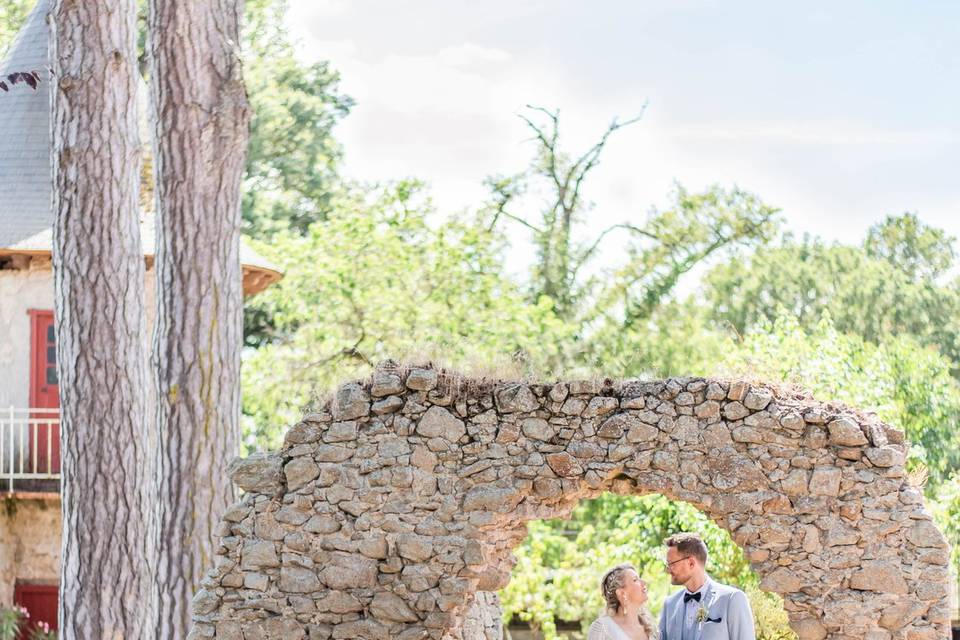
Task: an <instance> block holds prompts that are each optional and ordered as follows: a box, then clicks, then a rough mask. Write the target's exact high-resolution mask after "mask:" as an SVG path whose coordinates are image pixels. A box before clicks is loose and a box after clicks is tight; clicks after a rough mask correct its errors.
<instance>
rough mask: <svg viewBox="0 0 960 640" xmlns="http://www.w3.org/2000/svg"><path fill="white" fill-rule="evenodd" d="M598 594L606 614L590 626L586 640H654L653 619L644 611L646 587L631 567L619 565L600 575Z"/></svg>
mask: <svg viewBox="0 0 960 640" xmlns="http://www.w3.org/2000/svg"><path fill="white" fill-rule="evenodd" d="M600 591H601V592H602V593H603V599H604V600H605V601H606V604H607V615H605V616H600V617H599V618H597V619H596V620H594V622H593V624H591V625H590V631H589V632H588V634H587V640H654V638H656V637H657V630H656V625H655V624H654V622H653V617H652V616H651V615H650V612H649V611H647V607H646V604H647V584H646V583H645V582H644V581H643V580H641V579H640V575H639V574H638V573H637V570H636V569H635V568H634V567H633V565H629V564H620V565H617V566H615V567H614V568H613V569H610V570H609V571H607V573H605V574H604V576H603V580H601V581H600Z"/></svg>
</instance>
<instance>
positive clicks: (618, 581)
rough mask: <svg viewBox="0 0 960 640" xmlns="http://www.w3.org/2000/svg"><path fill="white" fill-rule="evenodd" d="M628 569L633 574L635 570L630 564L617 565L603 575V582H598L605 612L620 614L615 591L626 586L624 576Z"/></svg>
mask: <svg viewBox="0 0 960 640" xmlns="http://www.w3.org/2000/svg"><path fill="white" fill-rule="evenodd" d="M629 569H633V571H634V572H636V570H637V569H636V567H634V566H633V565H632V564H618V565H617V566H615V567H614V568H613V569H610V570H609V571H607V572H606V573H605V574H603V580H601V581H600V592H601V593H603V599H604V600H605V601H606V603H607V611H612V612H613V613H619V612H620V606H621V605H620V599H619V598H618V597H617V589H622V588H623V585H624V584H626V578H627V575H626V574H627V570H629Z"/></svg>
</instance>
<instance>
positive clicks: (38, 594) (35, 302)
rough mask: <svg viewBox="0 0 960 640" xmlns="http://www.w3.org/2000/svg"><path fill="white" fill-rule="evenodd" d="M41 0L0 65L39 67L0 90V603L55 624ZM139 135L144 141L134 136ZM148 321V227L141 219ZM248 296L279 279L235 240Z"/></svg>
mask: <svg viewBox="0 0 960 640" xmlns="http://www.w3.org/2000/svg"><path fill="white" fill-rule="evenodd" d="M48 11H49V6H48V0H40V2H39V3H38V4H37V6H36V7H35V8H34V10H33V11H32V13H31V14H30V16H29V18H28V20H27V23H26V25H25V26H24V27H23V29H22V30H21V32H20V33H19V34H18V36H17V38H16V40H15V42H14V44H13V46H12V47H11V49H10V51H9V55H8V56H7V58H6V60H5V61H4V62H3V63H2V65H0V72H2V75H3V76H4V77H5V76H6V75H7V74H9V73H11V72H14V71H37V72H38V73H39V75H40V77H41V82H40V84H39V86H38V87H37V89H36V90H32V89H31V88H30V87H28V86H26V85H25V84H16V85H12V86H9V83H8V88H9V91H7V92H0V492H2V497H3V498H4V503H3V506H2V508H0V607H3V606H9V605H11V604H13V603H14V602H17V603H20V604H24V605H25V606H26V607H27V608H28V610H30V611H31V614H32V616H31V617H32V618H33V619H34V620H44V621H46V622H48V623H50V624H52V625H54V626H55V625H56V615H57V602H56V591H57V583H58V562H59V553H60V528H61V520H60V494H59V490H60V489H59V447H60V444H59V419H58V407H59V398H58V386H57V372H56V364H55V353H56V335H55V331H54V324H53V306H54V284H53V271H52V267H51V247H52V223H53V213H52V210H51V186H52V181H51V159H50V149H51V140H50V83H49V82H48V72H47V69H48V67H49V66H50V65H49V62H48V44H47V40H48V26H47V13H48ZM141 135H142V138H143V139H144V140H147V139H148V138H147V137H146V136H145V135H143V134H141ZM141 219H142V224H141V237H142V242H143V250H144V260H145V261H146V265H147V277H146V281H145V283H144V288H145V292H146V308H147V314H148V324H152V315H153V309H154V298H153V290H154V284H153V283H154V271H153V269H152V263H153V245H154V228H153V224H152V218H151V216H150V215H148V214H142V216H141ZM241 261H242V263H243V290H244V294H245V295H247V296H250V295H253V294H255V293H257V292H259V291H262V290H263V289H265V288H266V287H268V286H269V285H270V284H272V283H273V282H275V281H276V280H278V279H279V278H280V273H279V272H278V270H277V269H276V268H275V267H274V266H272V265H271V264H270V263H269V262H267V261H266V260H264V259H263V258H262V257H261V256H258V255H257V254H256V253H254V252H253V251H251V250H250V249H249V248H248V247H243V246H241Z"/></svg>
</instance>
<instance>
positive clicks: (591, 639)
mask: <svg viewBox="0 0 960 640" xmlns="http://www.w3.org/2000/svg"><path fill="white" fill-rule="evenodd" d="M587 640H630V636H628V635H627V634H626V633H624V631H623V629H621V628H620V625H618V624H617V623H616V622H614V621H613V618H611V617H610V616H600V617H599V618H597V619H596V620H594V621H593V624H591V625H590V630H589V631H588V632H587Z"/></svg>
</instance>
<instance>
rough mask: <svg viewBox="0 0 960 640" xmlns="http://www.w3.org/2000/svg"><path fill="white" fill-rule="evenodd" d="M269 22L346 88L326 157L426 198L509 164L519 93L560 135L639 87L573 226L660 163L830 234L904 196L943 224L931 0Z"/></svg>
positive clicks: (648, 193)
mask: <svg viewBox="0 0 960 640" xmlns="http://www.w3.org/2000/svg"><path fill="white" fill-rule="evenodd" d="M288 20H289V26H290V29H291V32H292V35H293V36H294V37H295V38H297V39H298V40H299V49H298V51H299V55H300V56H301V57H302V58H303V59H304V60H308V61H313V60H329V61H330V63H331V65H332V66H333V68H335V69H336V70H338V71H339V72H340V73H341V75H342V82H341V89H342V90H343V92H345V93H346V94H348V95H350V96H352V97H353V98H354V99H355V100H356V103H357V104H356V107H355V108H354V109H353V111H352V113H351V114H350V115H349V116H348V117H347V118H346V119H345V120H344V121H343V122H342V123H341V124H340V125H339V126H338V128H337V130H336V135H337V137H338V138H339V139H340V141H341V142H342V144H343V146H344V149H345V152H346V157H345V164H344V167H343V172H344V174H345V175H347V176H349V177H352V178H358V179H361V180H374V181H380V180H389V179H396V178H402V177H417V178H421V179H424V180H426V181H427V182H428V183H429V184H430V185H431V187H432V192H433V195H434V199H435V201H436V203H437V204H438V205H439V207H440V208H441V210H443V211H448V212H451V213H454V212H457V211H459V210H462V209H464V208H466V207H471V206H475V205H476V204H477V203H478V202H480V201H482V199H483V198H484V196H485V193H486V192H485V191H484V189H483V186H482V180H483V178H484V177H485V176H487V175H491V174H496V173H510V172H513V171H518V170H520V169H522V168H523V167H524V166H525V165H526V164H527V162H528V161H529V159H530V157H531V155H532V153H533V151H534V150H535V146H534V144H533V143H532V142H530V141H529V137H530V136H529V131H528V130H526V129H525V125H524V124H523V122H522V121H521V120H520V119H519V118H518V114H519V113H522V112H523V109H524V106H525V105H528V104H533V105H538V106H543V107H546V108H549V109H559V110H560V117H561V129H562V135H563V138H562V139H563V140H564V141H565V143H566V147H567V149H568V150H569V151H571V152H577V151H581V150H583V149H584V148H586V146H588V145H589V144H591V143H592V142H593V141H595V140H596V139H597V137H598V136H599V135H600V134H601V133H602V132H603V131H604V129H605V128H606V126H607V125H608V124H609V122H610V121H611V120H612V119H613V118H614V117H619V118H620V119H625V118H628V117H630V116H633V115H635V114H637V113H639V112H640V111H641V109H642V108H643V105H645V104H646V105H647V107H646V110H645V111H644V114H643V118H642V120H641V121H640V122H638V123H637V124H634V125H632V126H630V127H629V128H625V129H622V130H620V131H619V132H617V133H616V134H615V135H614V137H612V138H611V141H610V143H609V144H608V146H607V149H606V151H605V153H604V155H603V158H602V162H601V165H600V166H599V167H598V168H597V169H596V170H595V171H594V173H593V174H591V176H592V177H591V178H590V181H589V183H588V184H587V187H586V194H587V196H588V198H589V199H590V200H591V201H592V202H593V203H594V208H593V209H592V210H591V211H590V212H589V214H588V217H587V221H586V224H587V225H589V226H590V227H591V228H595V229H600V228H604V227H606V226H608V225H610V224H614V223H618V222H624V221H634V222H639V221H642V220H643V219H644V217H645V216H646V215H647V213H648V211H649V210H650V208H651V207H654V206H659V207H665V206H667V205H668V204H669V199H668V195H669V193H670V191H671V189H672V187H673V185H674V183H675V182H679V183H681V184H683V185H684V186H685V187H687V188H688V189H692V190H698V189H702V188H705V187H707V186H709V185H712V184H720V185H723V186H733V185H737V186H739V187H741V188H744V189H747V190H749V191H751V192H753V193H756V194H757V195H759V196H760V197H761V198H762V199H763V200H764V201H765V202H766V203H768V204H770V205H773V206H776V207H779V208H781V209H782V212H783V216H784V218H785V219H786V222H787V226H788V228H789V229H791V230H793V231H795V232H797V233H799V234H802V233H811V234H815V235H819V236H821V237H823V238H826V239H829V240H837V241H840V242H858V241H860V240H861V239H862V238H863V237H864V235H865V233H866V230H867V229H868V228H869V227H870V226H871V225H873V224H876V223H877V222H879V221H881V220H882V219H883V218H884V217H885V216H886V215H888V214H896V213H902V212H904V211H912V212H916V213H917V214H918V215H919V216H920V218H921V219H922V220H923V221H924V222H927V223H928V224H932V225H935V226H938V227H941V228H944V229H946V230H947V231H949V232H950V233H951V234H953V235H954V236H958V237H960V179H958V178H960V175H958V167H960V71H958V70H960V38H958V37H957V34H958V33H960V3H957V2H954V1H952V0H951V1H937V0H928V1H925V2H921V3H907V2H892V1H884V0H873V1H869V2H867V1H858V0H846V1H844V2H835V1H832V2H819V1H811V2H804V3H782V2H769V1H764V2H711V1H706V0H703V1H701V0H670V1H667V0H662V1H661V0H639V1H634V2H626V1H623V2H614V1H608V2H600V1H599V0H594V1H593V2H586V1H581V2H570V1H566V0H551V1H549V2H548V1H541V0H510V1H508V2H504V1H502V0H484V1H483V2H477V1H473V2H467V1H464V0H420V1H417V2H412V1H408V0H291V7H290V13H289V15H288ZM517 233H520V230H518V231H517Z"/></svg>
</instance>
